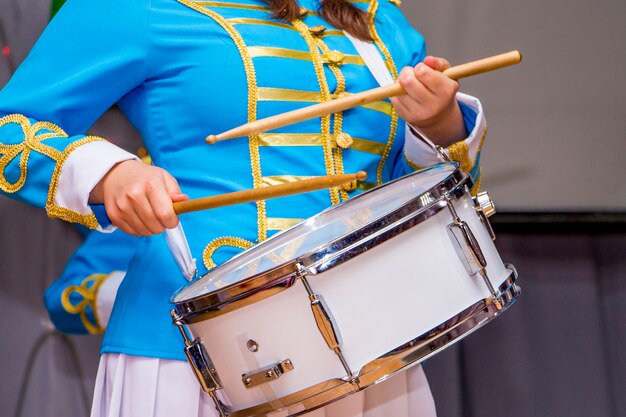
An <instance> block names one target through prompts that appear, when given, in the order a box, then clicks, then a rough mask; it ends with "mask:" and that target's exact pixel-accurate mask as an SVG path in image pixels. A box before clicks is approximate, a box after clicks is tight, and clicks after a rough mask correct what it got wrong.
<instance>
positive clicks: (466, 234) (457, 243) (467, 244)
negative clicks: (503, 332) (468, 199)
mask: <svg viewBox="0 0 626 417" xmlns="http://www.w3.org/2000/svg"><path fill="white" fill-rule="evenodd" d="M446 202H447V205H448V209H449V210H450V214H451V215H452V221H453V222H454V223H451V224H449V225H448V234H449V236H450V240H451V241H452V243H453V246H454V249H455V250H456V253H457V255H458V256H459V259H460V260H461V262H462V263H463V266H465V269H466V270H467V273H468V274H469V275H472V276H474V275H476V274H480V276H481V277H482V279H483V281H484V282H485V285H486V286H487V288H488V289H489V292H490V293H491V295H492V296H493V298H494V301H496V302H497V301H498V297H499V294H498V293H497V292H496V290H495V289H494V288H493V285H492V284H491V281H490V280H489V277H488V276H487V271H486V269H485V268H486V267H487V259H485V255H483V251H482V250H481V249H480V245H479V244H478V240H476V237H475V236H474V233H472V229H470V227H469V225H468V224H467V223H466V222H465V221H463V220H461V218H460V217H459V215H458V214H457V212H456V210H455V208H454V205H453V204H452V200H451V199H450V198H446Z"/></svg>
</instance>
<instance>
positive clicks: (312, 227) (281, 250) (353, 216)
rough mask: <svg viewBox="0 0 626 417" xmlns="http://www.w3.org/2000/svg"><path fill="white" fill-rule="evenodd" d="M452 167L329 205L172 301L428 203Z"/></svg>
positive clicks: (419, 173)
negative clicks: (416, 203)
mask: <svg viewBox="0 0 626 417" xmlns="http://www.w3.org/2000/svg"><path fill="white" fill-rule="evenodd" d="M457 171H458V165H457V164H456V163H443V164H439V165H435V166H433V167H430V168H426V169H424V170H421V171H417V172H414V173H412V174H409V175H407V176H405V177H402V178H399V179H397V180H394V181H392V182H389V183H387V184H384V185H382V186H379V187H377V188H374V189H372V190H370V191H367V192H365V193H363V194H360V195H358V196H356V197H354V198H352V199H350V200H348V201H345V202H343V203H341V204H338V205H336V206H333V207H330V208H328V209H326V210H324V211H323V212H321V213H320V214H318V215H316V216H313V217H311V218H309V219H307V220H305V221H303V222H301V223H298V224H297V225H295V226H293V227H291V228H290V229H287V230H285V231H283V232H281V233H278V234H276V235H274V236H272V237H271V238H269V239H268V240H266V241H264V242H262V243H260V244H258V245H256V246H254V247H253V248H251V249H249V250H247V251H245V252H243V253H241V254H240V255H237V256H235V257H234V258H232V259H231V260H229V261H228V262H226V263H224V264H223V265H220V266H218V267H216V268H214V269H212V270H211V271H209V272H208V273H207V274H206V275H204V276H202V277H201V278H200V279H198V280H197V281H195V282H192V283H191V284H189V285H187V286H186V287H184V288H182V289H181V290H179V291H178V292H177V293H176V294H175V295H174V296H173V299H172V301H173V302H174V303H180V302H185V301H188V300H191V299H196V298H199V297H202V296H204V295H206V294H210V293H214V292H216V291H220V290H221V289H226V288H227V287H229V286H232V285H234V284H237V283H238V282H240V281H242V280H244V279H247V278H250V277H253V276H257V275H260V274H263V273H265V272H267V271H270V270H272V269H275V268H277V267H279V266H281V265H283V264H286V263H289V262H293V261H294V260H296V259H298V258H300V257H303V256H305V255H308V254H311V253H314V252H316V251H319V250H321V249H323V248H324V247H326V246H328V245H329V242H333V241H336V240H337V239H339V238H341V237H342V236H346V235H349V234H350V233H353V232H355V231H358V230H359V229H361V228H362V227H363V226H364V225H367V224H369V223H371V222H373V221H375V220H377V219H379V218H381V217H384V216H385V215H387V214H388V213H390V212H393V211H394V210H397V209H398V208H399V207H402V206H403V205H406V204H407V203H409V202H411V201H414V200H416V199H420V197H421V198H422V199H423V200H425V201H424V204H423V206H426V205H428V204H431V203H433V201H432V200H429V199H426V198H424V194H427V193H429V192H431V191H432V190H433V189H435V188H437V187H438V186H440V184H441V183H443V182H444V181H445V180H446V178H448V177H450V176H451V175H452V174H453V173H455V172H457Z"/></svg>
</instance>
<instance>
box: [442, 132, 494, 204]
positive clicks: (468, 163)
mask: <svg viewBox="0 0 626 417" xmlns="http://www.w3.org/2000/svg"><path fill="white" fill-rule="evenodd" d="M486 138H487V128H485V131H484V132H483V135H482V137H481V138H480V143H479V144H478V152H476V158H478V155H479V154H480V151H481V150H482V148H483V145H484V143H485V139H486ZM447 149H448V155H449V156H450V159H452V160H453V161H456V162H458V163H459V168H461V170H462V171H465V172H470V171H471V170H473V169H474V165H476V160H471V159H470V156H469V146H467V143H466V142H465V141H464V140H460V141H458V142H455V143H453V144H452V145H450V146H448V148H447ZM479 188H480V176H479V177H478V179H476V183H475V184H474V188H472V192H474V191H475V192H478V190H479Z"/></svg>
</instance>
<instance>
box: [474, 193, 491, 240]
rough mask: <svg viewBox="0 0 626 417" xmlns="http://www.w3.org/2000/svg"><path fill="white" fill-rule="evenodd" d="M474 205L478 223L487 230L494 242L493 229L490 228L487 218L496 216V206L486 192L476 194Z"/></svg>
mask: <svg viewBox="0 0 626 417" xmlns="http://www.w3.org/2000/svg"><path fill="white" fill-rule="evenodd" d="M474 203H475V204H476V205H475V209H476V213H478V217H479V218H480V221H481V222H482V223H483V224H484V225H485V227H486V228H487V231H488V232H489V236H490V237H491V240H496V233H495V232H494V231H493V227H491V222H490V221H489V217H491V216H493V215H494V214H496V205H495V204H494V202H493V200H492V199H491V197H489V194H487V192H486V191H483V192H482V193H478V195H477V196H476V197H474Z"/></svg>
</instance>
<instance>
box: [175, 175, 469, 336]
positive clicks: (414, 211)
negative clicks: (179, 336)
mask: <svg viewBox="0 0 626 417" xmlns="http://www.w3.org/2000/svg"><path fill="white" fill-rule="evenodd" d="M446 166H451V167H453V168H454V169H453V171H451V172H450V175H449V176H448V177H446V178H445V179H444V180H443V181H440V182H439V183H437V184H435V185H433V186H432V187H431V188H429V189H428V190H427V191H425V192H423V193H421V194H420V195H418V196H416V197H415V198H412V199H411V200H409V201H408V202H406V203H404V204H402V205H400V206H399V207H397V208H396V209H394V210H392V211H390V212H388V213H386V214H385V215H383V216H380V217H378V218H375V219H373V220H372V221H370V222H368V223H364V224H363V227H361V228H359V229H357V230H354V231H352V232H350V233H347V234H344V235H343V236H340V237H338V238H336V239H334V240H332V241H330V242H327V243H326V244H324V245H322V246H321V247H318V248H316V249H314V250H312V251H309V252H307V253H305V254H303V255H302V256H300V257H298V258H296V259H293V260H291V261H289V262H285V263H283V264H281V265H278V266H277V267H275V268H272V269H269V270H267V271H264V272H262V273H258V274H255V275H252V276H250V277H248V278H245V279H243V280H241V281H238V282H235V283H233V284H230V285H227V286H225V287H224V288H221V289H219V290H216V291H212V292H209V293H206V294H202V295H199V296H196V297H192V298H189V299H185V300H177V298H179V297H180V294H181V293H182V291H184V290H185V289H186V288H188V286H189V285H187V286H185V287H183V288H181V289H179V290H178V291H177V292H176V293H174V295H173V296H172V303H173V304H174V311H175V312H176V314H177V316H178V317H179V319H180V322H181V323H182V324H193V323H197V322H200V321H204V320H207V319H210V318H213V317H217V316H220V315H223V314H226V313H228V312H230V311H233V310H235V309H238V308H242V307H245V306H248V305H251V304H253V303H255V302H257V301H261V300H263V299H266V298H268V297H271V296H272V295H275V294H277V293H278V292H281V291H284V290H286V289H288V288H289V287H291V286H292V285H293V284H294V283H295V281H296V280H297V278H299V277H301V276H305V275H314V274H319V273H322V272H324V271H327V270H329V269H331V268H333V267H335V266H338V265H340V264H342V263H344V262H346V261H348V260H350V259H352V258H354V257H356V256H358V255H360V254H362V253H364V252H366V251H367V250H369V249H371V248H373V247H375V246H378V245H380V244H382V243H383V242H386V241H387V240H389V239H391V238H393V237H394V236H397V235H398V234H400V233H402V232H405V231H407V230H409V229H411V228H413V227H415V226H417V225H418V224H421V223H423V222H424V221H426V220H428V219H429V218H431V217H433V216H434V215H435V214H437V213H438V212H439V211H441V210H442V209H444V208H446V204H447V202H446V201H447V200H446V199H452V200H456V199H458V198H460V197H462V196H463V195H465V194H469V189H470V188H471V186H472V183H471V179H470V178H469V176H468V175H467V174H465V173H463V172H462V171H461V170H460V169H459V167H458V164H456V163H443V164H439V165H434V166H432V167H429V168H426V169H424V170H421V171H418V172H414V173H411V174H409V175H406V176H404V177H401V178H398V179H396V180H394V181H390V182H388V183H385V184H383V185H380V186H378V187H376V188H375V189H372V190H369V191H367V192H365V193H363V194H360V195H358V196H356V197H354V198H352V199H350V200H347V201H345V202H343V203H341V204H338V205H336V206H332V207H329V208H328V209H326V210H324V211H323V212H322V213H320V214H318V215H316V216H313V217H311V218H310V219H309V220H311V219H315V218H317V217H319V216H321V215H322V214H324V213H327V212H329V211H332V210H339V209H341V207H344V206H345V205H348V204H355V203H354V202H358V201H361V200H362V199H364V198H367V197H366V196H367V195H368V194H369V193H372V192H375V191H376V190H381V189H384V188H386V187H390V186H392V185H393V184H395V183H397V182H399V181H403V180H406V179H407V178H410V177H413V176H417V175H419V174H421V173H425V172H428V171H431V170H436V169H442V167H446ZM297 227H298V225H295V226H293V227H292V228H290V229H287V230H285V231H283V232H281V233H278V234H276V235H274V236H272V237H271V238H270V239H268V240H266V241H265V242H262V243H260V244H259V245H257V246H255V247H253V248H251V249H249V250H248V251H246V252H244V254H247V255H248V256H250V255H251V254H254V252H255V251H260V250H261V249H259V248H261V247H262V245H264V244H267V243H268V242H271V241H272V240H273V239H276V238H278V237H279V236H282V235H284V234H287V233H290V231H293V230H294V229H296V228H297ZM242 255H243V254H241V255H238V256H236V257H234V258H233V259H231V261H234V260H235V259H237V258H239V257H240V256H242ZM231 261H228V262H226V263H225V264H223V265H220V266H218V267H216V268H215V269H213V270H211V272H210V273H211V274H219V273H220V269H221V268H223V267H225V266H226V265H228V264H229V263H230V262H231Z"/></svg>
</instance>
